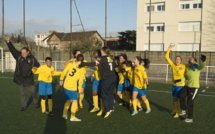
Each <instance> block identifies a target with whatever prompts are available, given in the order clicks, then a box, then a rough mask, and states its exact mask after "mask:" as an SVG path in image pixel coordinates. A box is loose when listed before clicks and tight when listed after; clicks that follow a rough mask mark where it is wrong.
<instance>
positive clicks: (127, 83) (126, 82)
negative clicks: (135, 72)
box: [124, 78, 130, 87]
mask: <svg viewBox="0 0 215 134" xmlns="http://www.w3.org/2000/svg"><path fill="white" fill-rule="evenodd" d="M124 84H125V87H130V81H129V79H126V78H125V83H124Z"/></svg>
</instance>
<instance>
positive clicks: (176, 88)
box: [172, 84, 184, 98]
mask: <svg viewBox="0 0 215 134" xmlns="http://www.w3.org/2000/svg"><path fill="white" fill-rule="evenodd" d="M183 87H184V86H177V85H174V84H173V85H172V96H173V97H174V98H179V95H180V94H181V91H182V89H183Z"/></svg>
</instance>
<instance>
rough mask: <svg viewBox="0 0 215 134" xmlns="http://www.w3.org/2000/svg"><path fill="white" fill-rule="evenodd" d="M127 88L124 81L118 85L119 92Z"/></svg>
mask: <svg viewBox="0 0 215 134" xmlns="http://www.w3.org/2000/svg"><path fill="white" fill-rule="evenodd" d="M124 90H125V85H124V83H122V84H118V87H117V92H122V91H124Z"/></svg>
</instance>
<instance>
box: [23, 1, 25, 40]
mask: <svg viewBox="0 0 215 134" xmlns="http://www.w3.org/2000/svg"><path fill="white" fill-rule="evenodd" d="M23 34H24V40H25V0H23Z"/></svg>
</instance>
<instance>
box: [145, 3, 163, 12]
mask: <svg viewBox="0 0 215 134" xmlns="http://www.w3.org/2000/svg"><path fill="white" fill-rule="evenodd" d="M149 11H150V4H147V5H146V12H149ZM151 11H152V12H161V11H165V3H152V4H151Z"/></svg>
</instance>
